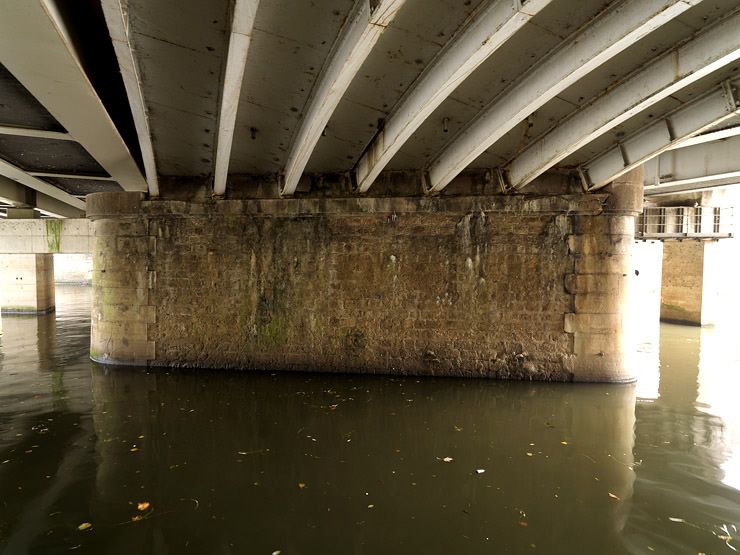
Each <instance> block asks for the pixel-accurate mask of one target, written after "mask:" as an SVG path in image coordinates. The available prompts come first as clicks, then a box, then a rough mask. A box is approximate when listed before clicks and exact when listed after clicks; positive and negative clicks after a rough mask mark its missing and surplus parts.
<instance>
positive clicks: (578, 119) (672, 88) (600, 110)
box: [507, 13, 740, 189]
mask: <svg viewBox="0 0 740 555" xmlns="http://www.w3.org/2000/svg"><path fill="white" fill-rule="evenodd" d="M738 29H740V13H735V14H734V15H732V16H730V17H728V18H726V19H724V20H723V21H722V22H720V23H719V24H717V25H714V26H712V27H710V28H709V29H707V30H706V31H703V32H702V33H701V34H699V35H696V36H695V37H694V38H693V39H691V40H690V41H689V42H688V43H686V44H684V45H683V46H680V47H678V48H675V49H673V50H671V51H670V52H668V53H667V54H665V55H663V56H661V57H660V58H658V59H657V60H655V61H654V62H652V63H650V64H648V65H646V66H645V68H644V69H642V70H641V71H640V72H638V73H636V74H635V75H633V76H632V77H630V78H628V79H627V80H625V81H624V82H622V83H621V84H619V85H618V86H616V87H614V88H613V89H611V90H609V91H608V92H606V93H605V94H603V95H602V96H600V97H599V98H597V99H596V100H595V101H594V102H592V103H591V104H589V105H587V106H586V107H584V108H582V109H581V110H579V111H577V112H576V113H574V114H573V115H572V116H570V117H568V118H567V119H565V120H564V121H562V122H560V123H559V124H558V125H557V126H556V127H554V128H553V129H552V130H551V131H549V132H548V133H546V134H545V135H543V136H542V137H541V138H540V139H538V140H537V141H535V142H534V143H532V144H531V145H529V146H528V147H527V148H526V149H525V150H524V151H523V152H522V153H520V154H519V156H517V157H516V158H515V159H514V160H512V161H511V162H510V164H509V165H508V167H507V176H508V180H509V183H510V185H511V186H512V187H514V188H516V189H520V188H522V187H524V186H525V185H527V183H530V182H531V181H532V180H533V179H535V178H536V177H537V176H538V175H541V174H542V173H544V172H545V171H547V170H548V169H550V168H551V167H553V166H554V165H555V164H557V163H558V162H559V161H560V160H562V159H564V158H566V157H567V156H569V155H571V154H573V153H574V152H576V151H577V150H578V149H580V148H582V147H583V146H585V145H587V144H588V143H590V142H591V141H593V140H594V139H596V138H598V137H600V136H601V135H603V134H604V133H607V132H608V131H609V130H611V129H613V128H614V127H616V126H617V125H619V124H621V123H623V122H625V121H627V120H628V119H630V118H631V117H633V116H634V115H636V114H638V113H640V112H642V111H643V110H646V109H648V108H649V107H650V106H652V105H654V104H655V103H657V102H659V101H661V100H663V99H664V98H667V97H668V96H670V95H671V94H673V93H675V92H677V91H680V90H681V89H683V88H685V87H687V86H689V85H691V84H692V83H695V82H696V81H698V80H699V79H701V78H703V77H706V76H707V75H709V74H710V73H712V72H714V71H716V70H718V69H721V68H722V67H724V66H726V65H728V64H730V63H732V62H734V61H736V60H738V59H740V33H738Z"/></svg>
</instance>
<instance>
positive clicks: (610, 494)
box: [609, 492, 619, 501]
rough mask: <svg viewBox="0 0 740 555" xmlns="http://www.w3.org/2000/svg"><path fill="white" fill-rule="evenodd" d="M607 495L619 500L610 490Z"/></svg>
mask: <svg viewBox="0 0 740 555" xmlns="http://www.w3.org/2000/svg"><path fill="white" fill-rule="evenodd" d="M609 497H611V498H612V499H616V500H617V501H619V496H618V495H614V494H613V493H612V492H609Z"/></svg>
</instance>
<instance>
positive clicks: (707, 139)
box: [668, 125, 740, 150]
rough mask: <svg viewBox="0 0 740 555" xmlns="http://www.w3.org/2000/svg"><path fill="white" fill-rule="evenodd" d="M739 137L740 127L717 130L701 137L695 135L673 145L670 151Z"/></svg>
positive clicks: (702, 134)
mask: <svg viewBox="0 0 740 555" xmlns="http://www.w3.org/2000/svg"><path fill="white" fill-rule="evenodd" d="M738 135H740V125H736V126H734V127H727V128H725V129H717V130H716V131H708V132H706V133H701V134H700V135H694V136H693V137H691V138H688V139H686V140H685V141H680V142H679V143H678V144H675V145H672V146H671V147H670V148H669V149H668V150H673V149H675V148H685V147H687V146H694V145H700V144H702V143H711V142H713V141H719V140H720V139H729V138H730V137H736V136H738Z"/></svg>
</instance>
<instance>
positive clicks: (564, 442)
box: [560, 441, 568, 445]
mask: <svg viewBox="0 0 740 555" xmlns="http://www.w3.org/2000/svg"><path fill="white" fill-rule="evenodd" d="M560 445H568V442H567V441H561V442H560Z"/></svg>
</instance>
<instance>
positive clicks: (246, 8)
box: [213, 0, 259, 196]
mask: <svg viewBox="0 0 740 555" xmlns="http://www.w3.org/2000/svg"><path fill="white" fill-rule="evenodd" d="M258 6H259V0H235V2H234V10H233V14H232V19H231V33H230V34H229V50H228V54H227V57H226V70H225V72H224V83H223V87H222V88H221V104H220V112H219V119H218V135H217V138H216V161H215V164H214V172H213V175H214V177H213V194H214V195H216V196H220V195H223V194H224V193H225V192H226V176H227V174H228V171H229V159H230V157H231V145H232V142H233V140H234V128H235V124H236V112H237V109H238V108H239V95H240V93H241V90H242V80H243V79H244V66H245V64H246V63H247V54H248V53H249V43H250V42H251V40H252V28H253V27H254V18H255V16H256V14H257V7H258Z"/></svg>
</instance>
